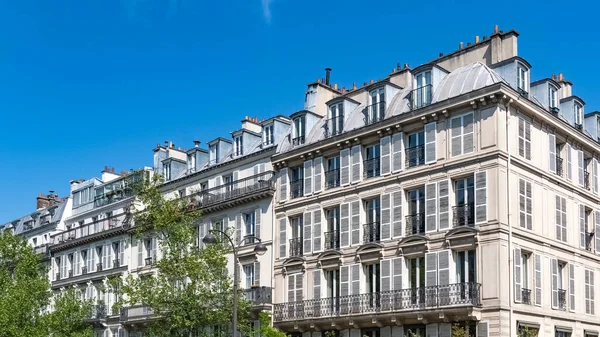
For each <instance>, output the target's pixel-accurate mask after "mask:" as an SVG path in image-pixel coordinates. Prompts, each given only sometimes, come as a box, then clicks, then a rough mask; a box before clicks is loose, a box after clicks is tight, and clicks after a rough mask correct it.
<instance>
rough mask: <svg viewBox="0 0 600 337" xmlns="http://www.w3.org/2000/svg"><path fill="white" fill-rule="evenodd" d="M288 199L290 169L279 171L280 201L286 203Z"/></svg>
mask: <svg viewBox="0 0 600 337" xmlns="http://www.w3.org/2000/svg"><path fill="white" fill-rule="evenodd" d="M287 198H288V169H287V168H282V169H281V170H279V201H286V200H287Z"/></svg>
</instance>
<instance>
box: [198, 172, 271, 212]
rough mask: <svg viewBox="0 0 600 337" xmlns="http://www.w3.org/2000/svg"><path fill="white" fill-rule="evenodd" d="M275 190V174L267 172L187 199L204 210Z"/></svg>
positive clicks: (213, 188) (200, 192)
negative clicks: (204, 208)
mask: <svg viewBox="0 0 600 337" xmlns="http://www.w3.org/2000/svg"><path fill="white" fill-rule="evenodd" d="M274 188H275V173H274V172H273V171H267V172H263V173H260V174H256V175H253V176H250V177H247V178H243V179H239V180H236V181H234V182H230V183H226V184H222V185H219V186H215V187H212V188H209V189H206V190H203V191H199V192H196V193H193V194H190V195H189V196H187V197H186V198H189V202H190V205H191V206H192V207H194V208H202V207H208V206H212V205H215V204H218V203H222V202H226V201H229V200H233V199H236V198H241V197H245V196H249V195H253V194H255V193H257V192H261V191H265V190H269V189H274Z"/></svg>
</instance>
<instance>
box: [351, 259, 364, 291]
mask: <svg viewBox="0 0 600 337" xmlns="http://www.w3.org/2000/svg"><path fill="white" fill-rule="evenodd" d="M361 266H362V265H361V264H360V263H355V264H353V265H350V273H351V275H350V281H351V283H352V284H351V288H352V295H359V294H360V267H361Z"/></svg>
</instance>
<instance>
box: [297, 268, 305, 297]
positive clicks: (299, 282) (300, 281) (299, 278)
mask: <svg viewBox="0 0 600 337" xmlns="http://www.w3.org/2000/svg"><path fill="white" fill-rule="evenodd" d="M303 281H304V274H301V273H300V274H296V301H302V300H303V296H302V295H303V292H304V285H303Z"/></svg>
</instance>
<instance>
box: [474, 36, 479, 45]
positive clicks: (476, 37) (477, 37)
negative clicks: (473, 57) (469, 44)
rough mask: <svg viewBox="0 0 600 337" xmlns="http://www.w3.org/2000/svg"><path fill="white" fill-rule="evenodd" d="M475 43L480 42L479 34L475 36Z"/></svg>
mask: <svg viewBox="0 0 600 337" xmlns="http://www.w3.org/2000/svg"><path fill="white" fill-rule="evenodd" d="M475 43H479V35H476V36H475Z"/></svg>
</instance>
